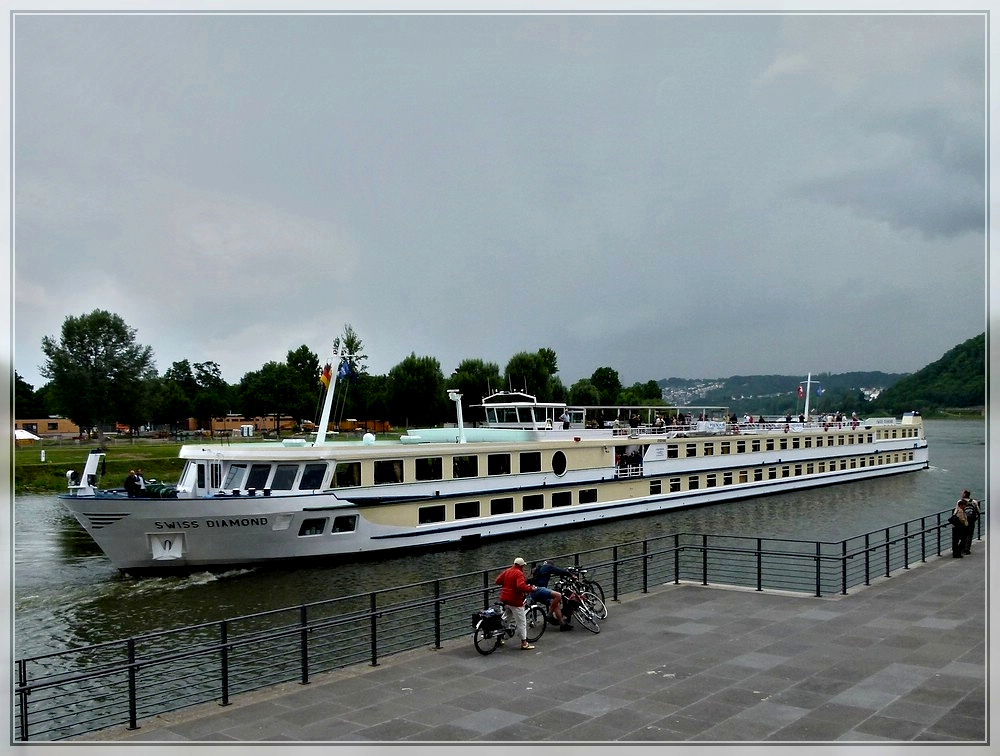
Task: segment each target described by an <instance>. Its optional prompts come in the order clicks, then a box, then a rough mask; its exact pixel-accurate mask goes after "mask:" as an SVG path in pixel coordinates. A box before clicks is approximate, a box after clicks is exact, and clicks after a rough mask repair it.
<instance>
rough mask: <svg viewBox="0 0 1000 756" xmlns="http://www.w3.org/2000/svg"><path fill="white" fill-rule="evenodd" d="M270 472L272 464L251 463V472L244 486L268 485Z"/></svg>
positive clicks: (257, 486)
mask: <svg viewBox="0 0 1000 756" xmlns="http://www.w3.org/2000/svg"><path fill="white" fill-rule="evenodd" d="M270 474H271V466H270V465H250V474H249V475H248V476H247V482H246V485H245V486H244V488H263V487H264V486H266V485H267V476H268V475H270ZM233 488H235V486H233Z"/></svg>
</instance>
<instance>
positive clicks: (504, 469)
mask: <svg viewBox="0 0 1000 756" xmlns="http://www.w3.org/2000/svg"><path fill="white" fill-rule="evenodd" d="M486 471H487V474H488V475H510V455H509V454H488V455H486Z"/></svg>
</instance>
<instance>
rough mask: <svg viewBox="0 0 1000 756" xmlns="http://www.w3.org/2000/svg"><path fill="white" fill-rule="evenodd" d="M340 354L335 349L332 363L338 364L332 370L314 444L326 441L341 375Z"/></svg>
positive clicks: (317, 444) (318, 444)
mask: <svg viewBox="0 0 1000 756" xmlns="http://www.w3.org/2000/svg"><path fill="white" fill-rule="evenodd" d="M338 356H339V354H338V350H334V354H333V362H331V363H330V364H331V366H332V365H333V363H334V362H336V363H338V364H337V367H336V368H334V369H332V370H331V371H330V372H331V373H332V374H331V376H330V385H329V386H327V388H326V398H325V399H324V400H323V414H322V415H321V416H320V419H319V428H317V429H316V441H315V442H313V445H314V446H320V445H321V444H323V443H325V442H326V428H327V426H328V425H329V424H330V412H331V410H332V408H333V395H334V393H335V392H334V389H335V388H336V386H337V378H339V377H340V364H339V362H338V360H337V357H338Z"/></svg>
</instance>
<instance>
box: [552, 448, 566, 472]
mask: <svg viewBox="0 0 1000 756" xmlns="http://www.w3.org/2000/svg"><path fill="white" fill-rule="evenodd" d="M552 472H554V473H555V474H556V475H559V476H562V475H565V474H566V455H565V454H564V453H563V452H561V451H557V452H556V453H555V454H553V455H552Z"/></svg>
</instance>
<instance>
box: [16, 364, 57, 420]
mask: <svg viewBox="0 0 1000 756" xmlns="http://www.w3.org/2000/svg"><path fill="white" fill-rule="evenodd" d="M48 414H49V413H48V411H47V409H46V407H45V398H44V393H43V392H41V391H37V392H36V391H35V387H34V386H32V385H31V384H30V383H28V382H27V381H26V380H24V378H22V377H21V376H20V375H18V374H17V372H16V371H15V372H14V418H15V419H28V418H31V419H35V418H41V417H47V416H48Z"/></svg>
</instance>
